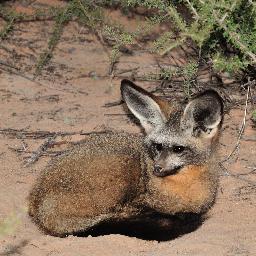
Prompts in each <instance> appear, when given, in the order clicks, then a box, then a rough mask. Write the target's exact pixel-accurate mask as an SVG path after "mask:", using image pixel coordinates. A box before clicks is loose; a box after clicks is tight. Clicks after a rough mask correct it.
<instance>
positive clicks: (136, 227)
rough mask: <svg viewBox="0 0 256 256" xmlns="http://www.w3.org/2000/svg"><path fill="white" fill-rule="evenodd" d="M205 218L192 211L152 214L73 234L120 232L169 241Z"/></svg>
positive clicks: (140, 237) (147, 238) (188, 230)
mask: <svg viewBox="0 0 256 256" xmlns="http://www.w3.org/2000/svg"><path fill="white" fill-rule="evenodd" d="M204 219H205V218H204V217H203V216H202V215H199V214H190V213H187V214H181V215H175V216H171V217H170V216H164V215H160V214H152V215H150V216H144V217H141V218H139V219H130V220H125V221H118V222H108V223H101V224H99V225H97V226H94V227H93V228H91V229H90V230H88V231H86V232H79V233H75V234H73V235H75V236H79V237H87V236H89V235H91V236H93V237H96V236H102V235H110V234H120V235H125V236H129V237H136V238H139V239H143V240H155V241H168V240H172V239H175V238H177V237H179V236H182V235H184V234H187V233H190V232H193V231H194V230H196V229H197V228H198V227H200V226H201V225H202V222H203V220H204Z"/></svg>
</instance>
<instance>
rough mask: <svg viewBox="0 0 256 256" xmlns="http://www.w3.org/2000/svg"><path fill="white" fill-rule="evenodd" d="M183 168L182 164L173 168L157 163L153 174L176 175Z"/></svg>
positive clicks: (161, 175)
mask: <svg viewBox="0 0 256 256" xmlns="http://www.w3.org/2000/svg"><path fill="white" fill-rule="evenodd" d="M181 168H182V166H176V167H174V168H172V169H165V168H163V167H161V166H160V165H155V167H154V170H153V174H154V175H155V176H157V177H165V176H168V175H174V174H176V173H178V171H179V170H180V169H181Z"/></svg>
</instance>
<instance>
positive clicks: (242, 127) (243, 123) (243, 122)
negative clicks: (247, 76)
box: [221, 86, 251, 163]
mask: <svg viewBox="0 0 256 256" xmlns="http://www.w3.org/2000/svg"><path fill="white" fill-rule="evenodd" d="M250 88H251V87H250V86H248V87H247V94H246V100H245V108H244V117H243V121H242V125H241V127H240V130H239V133H238V138H237V141H236V144H235V147H234V148H233V150H232V151H231V152H230V154H229V155H228V156H227V157H226V158H225V159H224V160H223V161H221V163H224V162H227V161H228V160H229V159H230V158H231V157H232V156H233V154H234V153H235V152H236V151H237V150H238V148H239V146H240V142H241V138H242V135H243V133H244V129H245V124H246V116H247V108H248V99H249V93H250Z"/></svg>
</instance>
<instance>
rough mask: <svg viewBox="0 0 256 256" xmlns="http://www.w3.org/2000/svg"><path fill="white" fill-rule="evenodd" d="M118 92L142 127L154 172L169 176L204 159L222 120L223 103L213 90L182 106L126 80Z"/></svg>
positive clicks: (211, 146)
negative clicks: (174, 104)
mask: <svg viewBox="0 0 256 256" xmlns="http://www.w3.org/2000/svg"><path fill="white" fill-rule="evenodd" d="M121 93H122V97H123V100H124V101H125V103H126V104H127V106H128V108H129V109H130V111H131V112H132V113H133V114H134V116H135V117H137V118H138V119H139V121H140V123H141V125H142V127H143V128H144V130H145V133H146V137H145V144H146V146H147V147H148V149H149V152H150V154H151V157H152V159H153V160H154V171H153V174H154V175H156V176H160V177H164V176H167V175H173V174H176V173H178V172H179V170H181V169H182V168H183V167H184V166H188V165H200V164H203V163H205V162H207V160H208V159H209V157H210V156H211V154H212V152H213V150H214V146H215V144H216V143H215V142H216V141H217V137H218V134H219V130H220V128H221V124H222V120H223V102H222V98H221V97H220V96H219V94H218V93H217V92H216V91H214V90H206V91H204V92H202V93H200V94H199V95H197V96H196V97H194V98H193V99H191V101H190V102H188V104H187V105H186V106H173V104H171V103H170V102H168V101H166V100H163V99H161V98H159V97H156V96H154V95H152V94H151V93H149V92H147V91H145V90H144V89H142V88H140V87H138V86H136V85H135V84H134V83H132V82H131V81H129V80H123V81H122V82H121Z"/></svg>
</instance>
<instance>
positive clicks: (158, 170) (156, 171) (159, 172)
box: [153, 164, 164, 176]
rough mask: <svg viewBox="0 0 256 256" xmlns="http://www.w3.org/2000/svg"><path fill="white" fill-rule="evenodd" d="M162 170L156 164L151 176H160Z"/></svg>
mask: <svg viewBox="0 0 256 256" xmlns="http://www.w3.org/2000/svg"><path fill="white" fill-rule="evenodd" d="M163 170H164V168H163V167H162V166H160V165H158V164H156V165H155V167H154V171H153V174H154V175H156V176H162V173H163Z"/></svg>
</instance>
